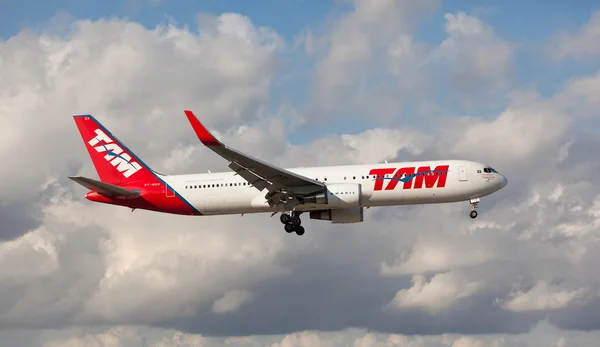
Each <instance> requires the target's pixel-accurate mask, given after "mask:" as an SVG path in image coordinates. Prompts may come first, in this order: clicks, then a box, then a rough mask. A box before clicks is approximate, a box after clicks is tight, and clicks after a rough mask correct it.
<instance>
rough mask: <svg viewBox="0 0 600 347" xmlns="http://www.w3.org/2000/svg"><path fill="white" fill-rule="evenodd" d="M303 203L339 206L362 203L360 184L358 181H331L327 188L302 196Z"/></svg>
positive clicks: (346, 206) (354, 205) (349, 206)
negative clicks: (314, 193) (321, 191)
mask: <svg viewBox="0 0 600 347" xmlns="http://www.w3.org/2000/svg"><path fill="white" fill-rule="evenodd" d="M304 202H305V203H311V204H319V205H329V206H334V207H341V208H351V207H359V206H361V205H362V186H361V184H359V183H332V184H328V185H327V190H326V191H325V192H323V193H319V194H316V195H313V196H308V197H305V198H304Z"/></svg>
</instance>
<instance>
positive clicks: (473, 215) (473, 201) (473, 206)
mask: <svg viewBox="0 0 600 347" xmlns="http://www.w3.org/2000/svg"><path fill="white" fill-rule="evenodd" d="M469 203H470V204H471V213H470V214H469V216H470V217H471V218H473V219H475V218H477V211H476V210H477V208H478V207H479V198H475V199H471V200H469Z"/></svg>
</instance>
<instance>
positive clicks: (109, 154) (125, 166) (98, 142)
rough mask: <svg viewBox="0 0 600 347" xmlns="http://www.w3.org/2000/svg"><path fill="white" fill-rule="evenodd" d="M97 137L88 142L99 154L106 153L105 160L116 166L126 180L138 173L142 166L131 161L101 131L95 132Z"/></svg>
mask: <svg viewBox="0 0 600 347" xmlns="http://www.w3.org/2000/svg"><path fill="white" fill-rule="evenodd" d="M94 132H95V133H96V137H94V138H93V139H91V140H90V141H88V144H89V145H90V146H92V147H93V148H94V149H95V150H96V151H97V152H98V153H102V152H106V155H105V156H104V159H105V160H106V161H108V162H109V163H111V164H112V166H114V167H115V168H116V169H117V171H119V172H120V173H121V174H122V175H123V176H125V178H129V177H130V176H131V175H133V174H134V173H136V172H138V171H139V170H140V169H141V168H142V166H141V165H140V164H138V163H136V162H135V161H131V156H130V155H129V154H127V153H125V151H124V150H123V148H121V147H120V146H119V145H118V144H116V143H114V142H113V140H112V139H111V138H110V137H109V136H107V135H106V133H104V131H102V130H100V129H96V130H95V131H94Z"/></svg>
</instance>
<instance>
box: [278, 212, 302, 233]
mask: <svg viewBox="0 0 600 347" xmlns="http://www.w3.org/2000/svg"><path fill="white" fill-rule="evenodd" d="M301 213H302V212H296V211H294V212H292V215H291V216H290V215H289V214H287V213H282V214H281V217H279V220H280V221H281V223H283V224H285V226H284V229H285V231H286V232H287V233H288V234H289V233H292V232H294V231H295V232H296V235H298V236H301V235H304V227H303V226H302V225H300V224H302V220H300V214H301Z"/></svg>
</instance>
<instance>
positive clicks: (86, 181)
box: [69, 176, 140, 197]
mask: <svg viewBox="0 0 600 347" xmlns="http://www.w3.org/2000/svg"><path fill="white" fill-rule="evenodd" d="M69 178H70V179H72V180H73V181H75V182H77V183H79V184H80V185H82V186H84V187H86V188H88V189H90V190H94V191H96V192H98V193H103V194H106V195H110V196H115V197H134V196H138V195H139V194H140V192H139V191H135V190H130V189H126V188H123V187H119V186H117V185H114V184H110V183H106V182H101V181H97V180H94V179H91V178H87V177H83V176H69Z"/></svg>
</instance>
